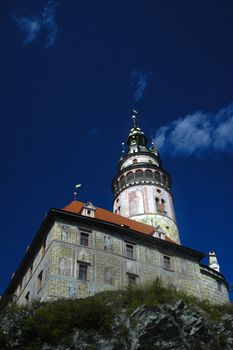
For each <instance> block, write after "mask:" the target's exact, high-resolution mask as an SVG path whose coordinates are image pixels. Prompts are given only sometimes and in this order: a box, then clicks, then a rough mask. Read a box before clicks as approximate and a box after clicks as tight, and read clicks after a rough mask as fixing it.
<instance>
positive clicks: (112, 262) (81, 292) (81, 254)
mask: <svg viewBox="0 0 233 350" xmlns="http://www.w3.org/2000/svg"><path fill="white" fill-rule="evenodd" d="M82 233H84V235H85V234H86V235H88V236H86V237H88V246H85V245H81V244H80V243H81V234H82ZM124 238H125V239H124ZM42 248H43V247H41V249H40V251H39V252H38V254H37V256H36V258H35V260H34V262H33V271H32V273H31V276H29V272H27V274H26V275H25V277H24V279H23V288H22V291H21V293H20V292H19V288H18V289H17V301H18V303H20V304H22V303H26V302H27V300H26V299H25V297H26V295H27V293H28V292H30V294H29V299H30V300H29V301H31V300H32V299H36V298H38V299H41V300H53V299H56V298H61V297H64V298H75V297H78V298H83V297H87V296H90V295H93V294H95V293H97V292H100V291H102V290H109V289H120V288H124V287H125V286H127V285H128V283H129V282H131V283H136V284H146V283H149V282H150V281H153V280H154V279H155V278H157V277H159V278H160V279H161V280H162V281H163V283H164V284H165V285H166V286H171V287H175V288H176V289H178V290H183V291H185V292H187V293H189V294H193V295H195V296H197V297H198V298H201V299H209V300H210V301H211V302H214V303H223V302H227V301H228V300H229V299H228V292H227V288H226V285H225V283H224V280H223V279H221V275H219V274H216V273H215V272H214V271H213V273H211V269H208V268H207V269H208V271H204V270H205V269H204V268H203V267H202V268H201V267H200V266H199V263H198V262H196V261H194V260H192V259H191V257H188V256H187V255H181V254H180V253H179V254H178V253H177V255H174V254H173V255H171V254H170V253H168V252H167V251H164V248H163V250H161V248H159V247H158V246H153V247H152V246H145V245H144V244H142V241H140V240H139V239H138V238H137V237H136V236H135V238H134V240H133V241H132V239H130V241H129V240H128V238H127V237H123V236H122V235H121V236H119V235H117V234H115V233H114V232H107V231H106V232H105V231H100V230H90V229H89V228H88V227H86V228H85V227H80V226H79V227H78V226H77V225H70V224H69V225H68V224H66V223H62V222H56V223H55V224H54V225H53V227H52V229H51V230H50V232H49V234H48V236H47V240H46V248H45V251H44V252H43V254H42ZM42 255H43V256H42ZM81 267H82V268H83V269H84V270H85V271H84V275H83V276H81V277H80V269H81ZM41 271H43V274H42V281H41V287H40V288H38V283H39V282H40V281H39V282H38V275H39V273H40V272H41ZM28 276H29V277H28Z"/></svg>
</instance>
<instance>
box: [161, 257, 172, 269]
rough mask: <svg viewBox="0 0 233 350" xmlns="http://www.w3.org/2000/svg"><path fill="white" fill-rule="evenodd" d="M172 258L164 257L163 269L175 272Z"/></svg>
mask: <svg viewBox="0 0 233 350" xmlns="http://www.w3.org/2000/svg"><path fill="white" fill-rule="evenodd" d="M171 258H172V257H171V256H169V255H163V269H164V270H167V271H173V270H172V261H171V260H172V259H171Z"/></svg>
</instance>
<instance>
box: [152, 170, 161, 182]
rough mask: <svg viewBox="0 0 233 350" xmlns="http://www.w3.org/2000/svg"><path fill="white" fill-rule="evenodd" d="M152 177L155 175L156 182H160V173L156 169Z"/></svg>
mask: <svg viewBox="0 0 233 350" xmlns="http://www.w3.org/2000/svg"><path fill="white" fill-rule="evenodd" d="M154 177H155V181H156V182H161V176H160V173H159V172H158V171H156V172H155V173H154Z"/></svg>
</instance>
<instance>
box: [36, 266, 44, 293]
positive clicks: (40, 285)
mask: <svg viewBox="0 0 233 350" xmlns="http://www.w3.org/2000/svg"><path fill="white" fill-rule="evenodd" d="M42 279H43V270H42V271H40V273H39V275H38V277H37V289H38V292H39V291H40V290H41V287H42Z"/></svg>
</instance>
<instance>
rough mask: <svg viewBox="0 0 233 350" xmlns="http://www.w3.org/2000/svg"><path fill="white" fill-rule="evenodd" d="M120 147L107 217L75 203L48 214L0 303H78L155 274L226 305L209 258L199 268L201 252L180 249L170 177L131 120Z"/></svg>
mask: <svg viewBox="0 0 233 350" xmlns="http://www.w3.org/2000/svg"><path fill="white" fill-rule="evenodd" d="M134 120H135V119H134ZM127 146H128V150H127V153H125V154H124V155H123V156H122V157H121V159H120V161H119V164H118V172H117V175H116V176H115V178H114V179H113V182H112V190H113V193H114V201H113V213H111V212H108V211H106V210H104V209H101V208H97V207H95V206H94V205H93V204H92V203H91V202H88V203H86V204H84V203H81V202H77V201H73V202H72V203H70V204H69V205H68V206H66V207H65V208H64V209H63V210H59V209H51V210H50V211H49V213H48V214H47V216H46V217H45V219H44V221H43V223H42V225H41V227H40V229H39V231H38V233H37V234H36V236H35V238H34V240H33V241H32V244H31V246H30V247H29V249H28V251H27V253H26V255H25V257H24V259H23V263H22V264H21V265H20V266H19V268H18V270H17V271H16V273H15V274H14V276H13V278H12V280H11V281H10V284H9V286H8V287H7V289H6V291H5V293H4V295H3V297H2V299H1V300H0V303H6V302H8V300H9V298H10V299H12V298H13V299H14V300H15V301H16V302H17V303H18V304H21V305H22V304H27V303H29V302H31V301H32V300H35V299H39V300H41V301H45V300H56V299H58V298H85V297H88V296H91V295H94V294H95V293H98V292H100V291H104V290H117V289H121V288H125V287H126V286H127V285H128V284H129V283H135V284H146V283H148V282H151V281H153V280H154V279H155V278H157V277H159V278H160V279H161V280H162V281H163V283H164V284H165V285H167V286H170V287H171V286H172V287H174V288H176V289H177V290H183V291H185V292H186V293H189V294H192V295H195V296H196V297H197V298H200V299H207V300H209V301H210V302H213V303H224V302H227V301H229V296H228V285H227V282H226V280H225V278H224V276H223V275H222V274H221V273H220V270H219V264H218V261H217V258H216V254H215V253H214V252H213V251H212V252H210V253H209V266H206V265H203V264H201V260H202V259H203V258H204V257H205V256H206V254H204V253H201V252H198V251H195V250H192V249H190V248H186V247H184V246H182V245H181V244H180V238H179V232H178V228H177V224H176V218H175V211H174V206H173V197H172V193H171V179H170V176H169V174H168V172H167V171H166V170H165V169H164V168H163V167H162V165H161V160H160V157H159V153H158V150H156V149H155V148H154V147H153V146H152V147H148V141H147V139H146V137H145V135H144V133H143V132H142V131H141V130H140V128H138V127H137V126H136V123H135V122H134V127H133V128H132V129H131V131H130V133H129V136H128V139H127ZM145 224H146V225H145Z"/></svg>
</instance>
